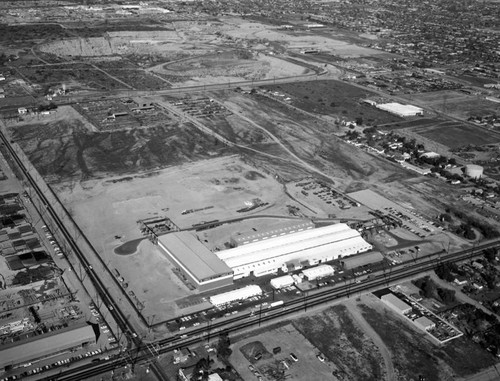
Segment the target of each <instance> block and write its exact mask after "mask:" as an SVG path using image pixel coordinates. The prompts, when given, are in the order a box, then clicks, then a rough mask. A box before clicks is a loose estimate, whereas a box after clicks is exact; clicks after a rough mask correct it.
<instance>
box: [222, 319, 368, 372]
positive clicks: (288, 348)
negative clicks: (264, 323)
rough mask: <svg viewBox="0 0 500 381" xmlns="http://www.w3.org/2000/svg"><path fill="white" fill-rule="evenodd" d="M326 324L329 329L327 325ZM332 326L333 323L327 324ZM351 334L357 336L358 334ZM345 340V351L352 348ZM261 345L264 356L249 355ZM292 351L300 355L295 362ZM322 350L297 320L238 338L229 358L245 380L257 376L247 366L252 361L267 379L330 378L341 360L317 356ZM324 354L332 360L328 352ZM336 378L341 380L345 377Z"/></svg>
mask: <svg viewBox="0 0 500 381" xmlns="http://www.w3.org/2000/svg"><path fill="white" fill-rule="evenodd" d="M323 328H324V329H326V326H324V327H323ZM329 329H330V327H328V330H329ZM328 330H325V332H328ZM308 333H309V332H308ZM352 336H355V334H354V335H352ZM352 336H351V337H352ZM343 344H345V345H346V347H345V348H344V350H345V351H346V352H345V353H347V352H348V351H349V350H350V349H352V347H350V345H349V344H350V343H349V340H348V339H346V340H344V341H343ZM275 347H281V352H280V353H277V354H274V355H273V352H272V350H273V348H275ZM259 348H260V350H261V351H262V353H263V356H262V359H260V360H258V361H255V360H253V359H252V358H250V357H249V356H250V355H252V354H254V352H255V351H256V350H258V349H259ZM262 348H264V349H265V351H264V350H263V349H262ZM290 353H294V354H295V355H296V356H297V358H298V361H297V362H293V361H292V360H291V359H290ZM319 353H320V350H319V348H317V347H316V346H315V345H314V343H313V342H311V341H310V339H309V337H308V336H307V335H303V333H302V332H300V329H297V328H296V327H295V323H292V324H286V325H283V326H280V327H275V328H272V329H271V330H265V331H264V330H262V331H261V332H260V333H255V334H254V335H252V336H251V337H248V338H245V339H242V340H239V341H237V342H236V343H234V344H233V354H232V355H231V357H230V358H229V361H230V362H231V364H233V366H234V367H235V368H236V370H237V371H238V373H240V375H241V376H242V377H243V378H244V379H245V380H252V379H255V376H254V375H253V374H252V372H251V371H250V370H249V368H248V366H249V365H250V364H253V366H254V367H255V368H256V369H258V370H259V372H261V373H262V374H264V375H265V376H266V379H267V380H276V379H279V375H281V377H286V379H287V380H290V381H303V380H308V381H324V380H330V379H332V371H336V370H337V369H338V368H337V366H339V365H337V364H338V363H340V361H339V359H336V358H333V359H332V360H331V361H332V362H330V361H327V362H324V363H321V362H320V361H319V360H318V359H317V358H316V355H317V354H319ZM324 354H325V356H327V357H328V360H330V357H329V356H328V353H324ZM282 361H288V363H289V365H288V369H287V368H286V367H285V366H284V365H283V363H282ZM342 366H344V365H342ZM357 374H358V373H357ZM273 375H274V376H273ZM281 379H283V378H281ZM333 379H335V378H333ZM337 379H338V380H342V378H337ZM360 380H362V379H360ZM366 380H368V378H367V379H366ZM372 380H373V379H372Z"/></svg>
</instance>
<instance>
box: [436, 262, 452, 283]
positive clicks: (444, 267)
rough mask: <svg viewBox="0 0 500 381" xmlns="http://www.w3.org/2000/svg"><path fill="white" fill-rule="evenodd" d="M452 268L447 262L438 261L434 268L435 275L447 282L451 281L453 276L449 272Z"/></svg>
mask: <svg viewBox="0 0 500 381" xmlns="http://www.w3.org/2000/svg"><path fill="white" fill-rule="evenodd" d="M451 271H452V269H451V266H450V264H449V263H440V264H439V265H438V267H437V268H436V270H435V272H436V275H437V276H438V277H439V278H441V279H444V280H445V281H447V282H453V280H454V279H455V276H454V275H453V274H452V273H451Z"/></svg>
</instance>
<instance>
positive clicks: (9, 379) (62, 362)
mask: <svg viewBox="0 0 500 381" xmlns="http://www.w3.org/2000/svg"><path fill="white" fill-rule="evenodd" d="M101 353H102V350H101V349H96V350H94V351H90V352H87V353H83V354H81V355H78V356H72V357H69V358H66V359H63V360H59V361H56V362H55V363H52V364H47V365H43V366H40V367H38V368H33V369H30V370H27V371H25V372H23V373H21V374H19V375H12V376H9V377H6V378H2V379H0V381H14V380H22V379H23V378H24V377H27V376H31V375H34V374H38V373H41V372H43V371H46V370H49V369H53V368H57V367H60V366H63V365H68V364H69V363H71V362H73V361H77V360H81V359H84V358H86V357H92V356H96V355H98V354H101ZM31 365H33V364H32V363H27V364H24V366H25V367H29V366H31Z"/></svg>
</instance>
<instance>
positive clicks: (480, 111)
mask: <svg viewBox="0 0 500 381" xmlns="http://www.w3.org/2000/svg"><path fill="white" fill-rule="evenodd" d="M401 97H406V98H408V102H409V103H411V102H412V101H414V102H417V104H418V105H422V106H424V107H426V108H430V109H433V110H436V111H438V112H443V113H446V114H449V115H452V116H454V117H457V118H460V119H464V120H465V119H467V118H468V117H470V116H474V115H481V116H482V115H491V114H495V113H498V111H499V109H500V104H498V103H493V102H488V101H486V100H485V99H484V98H481V97H478V96H474V95H468V94H464V93H461V92H458V91H453V90H441V91H432V92H428V93H422V94H412V95H411V97H410V96H408V95H407V96H403V95H402V96H401Z"/></svg>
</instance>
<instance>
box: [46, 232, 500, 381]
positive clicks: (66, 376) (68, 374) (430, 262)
mask: <svg viewBox="0 0 500 381" xmlns="http://www.w3.org/2000/svg"><path fill="white" fill-rule="evenodd" d="M498 247H500V240H494V241H489V242H486V243H483V244H481V245H478V246H476V247H474V248H471V249H466V250H463V251H460V252H456V253H450V254H443V255H440V254H439V253H435V254H430V255H427V256H424V257H421V258H420V259H419V260H418V261H417V262H412V263H405V264H401V265H397V266H393V267H391V268H390V272H389V274H388V271H386V272H380V273H379V274H377V275H375V276H374V277H373V278H371V279H365V280H364V281H363V282H361V283H345V284H341V283H339V284H337V285H336V286H333V287H329V288H327V289H325V290H321V291H315V292H313V291H311V293H310V294H307V293H306V294H304V296H303V297H299V298H297V299H294V300H291V301H288V302H286V303H284V304H282V305H279V306H276V307H272V308H265V309H262V313H252V312H247V313H243V314H241V313H240V314H238V316H235V317H232V318H230V319H227V320H224V321H221V322H214V323H211V324H210V326H207V327H201V328H197V329H193V330H190V331H188V332H186V331H183V336H184V335H186V337H184V338H181V337H180V336H179V335H175V336H172V337H169V338H166V339H162V340H158V341H156V342H155V343H153V344H152V345H156V346H157V348H158V349H157V351H155V353H154V354H153V353H152V352H151V350H149V349H148V348H147V346H141V347H139V348H138V349H135V350H134V351H133V352H132V351H131V352H130V355H131V356H132V355H133V354H136V355H137V353H138V355H137V356H136V360H135V361H136V362H137V363H144V362H148V361H151V360H153V359H154V356H155V355H160V354H165V353H168V352H171V351H173V350H174V349H176V348H178V347H187V346H190V345H196V344H199V343H201V342H204V341H206V340H208V338H209V337H216V336H217V335H219V334H221V333H231V332H237V331H240V330H243V329H245V328H249V327H252V326H256V325H260V324H261V323H264V322H268V321H273V320H277V319H278V318H281V320H283V318H286V317H289V316H290V315H292V314H294V313H296V312H299V311H302V310H307V308H311V307H315V306H318V305H322V304H325V303H328V302H331V301H334V300H337V299H340V298H342V297H350V296H353V295H356V294H358V293H362V292H366V291H368V290H373V289H377V288H381V287H387V286H388V285H389V284H391V283H394V282H397V281H401V280H404V279H407V278H409V277H412V276H415V275H418V274H420V273H422V272H426V271H429V270H432V269H434V268H435V267H436V266H437V265H438V264H439V263H445V262H458V261H463V260H467V259H472V258H474V257H476V256H480V255H482V251H483V250H484V249H488V248H498ZM150 345H151V344H150ZM126 364H127V361H126V360H124V359H123V358H117V359H110V360H107V361H101V362H100V363H97V364H88V365H85V366H82V367H80V368H77V369H72V370H67V371H65V372H62V373H60V374H59V375H58V376H57V378H54V377H47V378H42V379H40V380H46V381H51V380H61V381H63V380H64V381H77V380H81V379H84V378H87V377H91V376H95V375H98V374H101V373H103V372H107V371H110V370H112V369H115V368H119V367H121V366H124V365H126Z"/></svg>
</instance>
